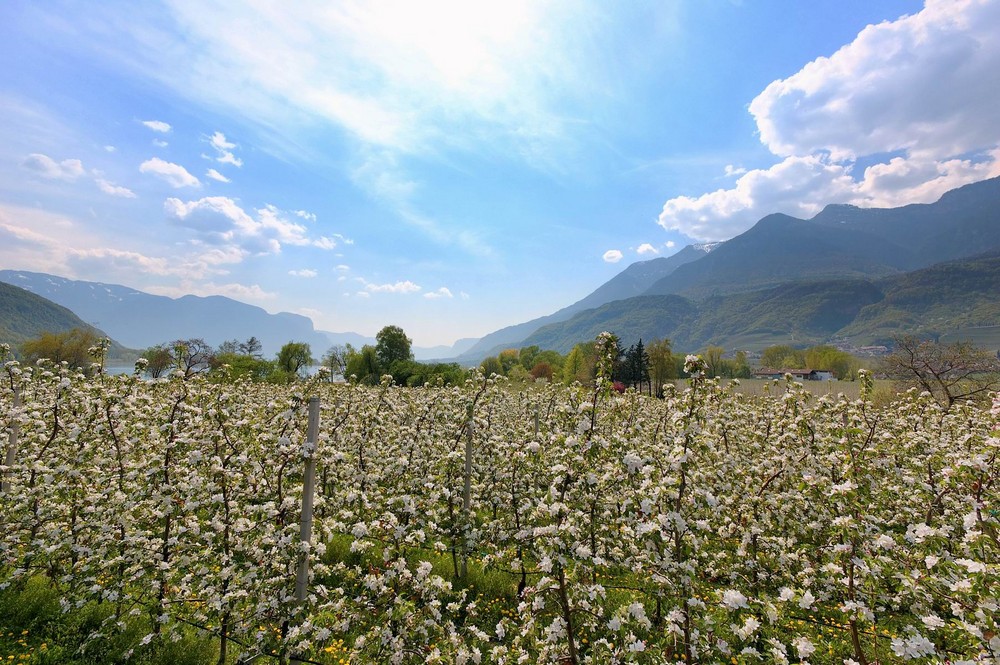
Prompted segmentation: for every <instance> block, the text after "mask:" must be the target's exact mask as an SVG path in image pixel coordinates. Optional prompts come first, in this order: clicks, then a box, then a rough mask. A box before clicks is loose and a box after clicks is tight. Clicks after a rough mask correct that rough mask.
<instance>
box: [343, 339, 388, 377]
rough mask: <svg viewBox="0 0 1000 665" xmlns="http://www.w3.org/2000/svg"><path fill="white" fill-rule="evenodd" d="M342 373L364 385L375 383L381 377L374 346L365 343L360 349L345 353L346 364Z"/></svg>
mask: <svg viewBox="0 0 1000 665" xmlns="http://www.w3.org/2000/svg"><path fill="white" fill-rule="evenodd" d="M344 373H345V374H346V376H347V377H348V378H351V377H353V380H354V381H357V382H358V383H362V384H365V385H375V384H377V383H378V382H379V381H380V380H381V378H382V368H381V367H380V366H379V360H378V356H377V355H376V353H375V347H374V346H372V345H371V344H365V345H364V346H362V347H361V350H360V351H354V350H353V349H352V350H351V352H350V353H348V355H347V365H346V367H345V369H344Z"/></svg>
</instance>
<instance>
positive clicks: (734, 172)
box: [726, 164, 747, 178]
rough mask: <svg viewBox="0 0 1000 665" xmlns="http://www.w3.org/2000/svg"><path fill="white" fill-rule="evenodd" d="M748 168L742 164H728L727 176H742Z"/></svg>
mask: <svg viewBox="0 0 1000 665" xmlns="http://www.w3.org/2000/svg"><path fill="white" fill-rule="evenodd" d="M746 172H747V170H746V169H745V168H743V167H742V166H733V165H732V164H726V177H727V178H732V177H734V176H740V175H743V174H744V173H746Z"/></svg>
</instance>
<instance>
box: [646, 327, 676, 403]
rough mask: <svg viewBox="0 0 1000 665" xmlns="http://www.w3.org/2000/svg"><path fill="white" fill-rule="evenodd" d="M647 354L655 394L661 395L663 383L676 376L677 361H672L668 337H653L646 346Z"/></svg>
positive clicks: (671, 350)
mask: <svg viewBox="0 0 1000 665" xmlns="http://www.w3.org/2000/svg"><path fill="white" fill-rule="evenodd" d="M646 353H647V354H649V374H650V380H651V381H652V383H653V385H654V386H655V390H656V395H657V396H658V397H662V396H663V385H664V384H665V383H667V382H668V381H672V380H674V379H676V378H677V363H676V362H675V361H674V354H673V349H671V346H670V340H669V339H654V340H653V341H652V342H650V343H649V345H648V346H647V347H646Z"/></svg>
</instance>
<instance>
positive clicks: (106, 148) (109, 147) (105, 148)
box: [104, 145, 118, 152]
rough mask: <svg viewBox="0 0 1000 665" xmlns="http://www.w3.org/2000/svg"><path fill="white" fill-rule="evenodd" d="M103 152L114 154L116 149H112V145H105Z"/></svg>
mask: <svg viewBox="0 0 1000 665" xmlns="http://www.w3.org/2000/svg"><path fill="white" fill-rule="evenodd" d="M104 150H105V152H115V151H116V150H118V148H116V147H114V146H113V145H106V146H104Z"/></svg>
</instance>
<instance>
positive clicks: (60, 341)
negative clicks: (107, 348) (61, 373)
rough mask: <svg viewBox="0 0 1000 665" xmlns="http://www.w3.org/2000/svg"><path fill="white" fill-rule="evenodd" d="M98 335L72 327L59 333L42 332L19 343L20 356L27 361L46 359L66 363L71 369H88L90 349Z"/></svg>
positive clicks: (91, 357)
mask: <svg viewBox="0 0 1000 665" xmlns="http://www.w3.org/2000/svg"><path fill="white" fill-rule="evenodd" d="M97 341H98V337H97V335H96V334H94V332H93V331H92V330H89V329H84V328H73V329H72V330H68V331H66V332H61V333H49V332H46V333H42V334H41V335H39V336H38V337H37V338H35V339H29V340H28V341H26V342H24V343H23V344H22V345H21V356H22V358H24V361H25V362H27V363H35V362H38V361H39V360H41V359H43V358H44V359H47V360H50V361H52V362H53V363H56V364H59V363H63V362H65V363H68V364H69V366H70V367H71V368H73V369H85V370H86V369H88V368H89V366H90V364H91V363H92V362H94V357H93V355H92V353H91V349H92V348H93V347H94V345H95V344H97Z"/></svg>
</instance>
